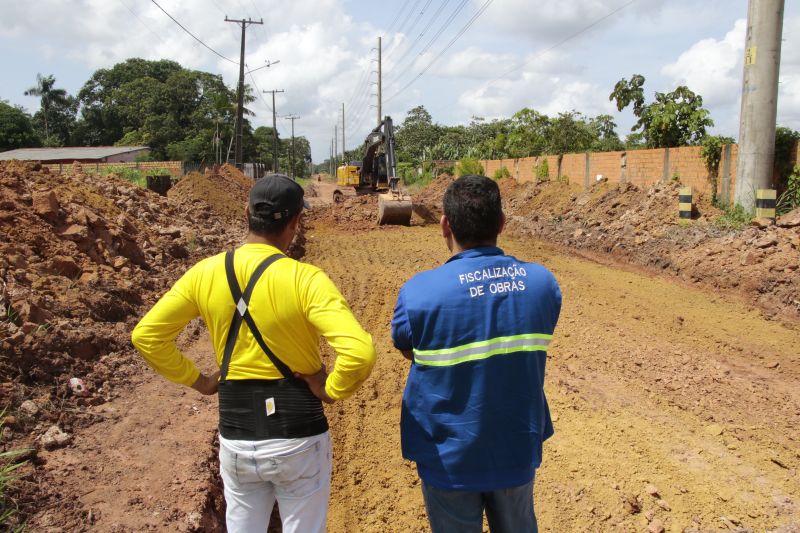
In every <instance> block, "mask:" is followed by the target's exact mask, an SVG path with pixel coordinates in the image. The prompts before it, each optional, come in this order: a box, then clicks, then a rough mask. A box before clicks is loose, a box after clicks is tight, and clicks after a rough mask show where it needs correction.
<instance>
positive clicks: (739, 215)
mask: <svg viewBox="0 0 800 533" xmlns="http://www.w3.org/2000/svg"><path fill="white" fill-rule="evenodd" d="M723 211H724V213H723V214H721V215H720V216H718V217H717V218H715V219H714V225H715V226H717V227H718V228H722V229H734V230H737V231H738V230H741V229H742V228H744V227H745V226H747V225H748V224H750V222H751V221H752V220H753V215H752V213H749V212H748V211H747V210H746V209H745V208H744V207H742V206H741V205H739V204H736V205H735V206H734V207H729V206H725V207H723Z"/></svg>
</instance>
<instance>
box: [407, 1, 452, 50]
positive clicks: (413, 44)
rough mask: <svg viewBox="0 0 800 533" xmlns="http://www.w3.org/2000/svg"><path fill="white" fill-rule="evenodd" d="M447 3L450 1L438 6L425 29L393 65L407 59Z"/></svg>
mask: <svg viewBox="0 0 800 533" xmlns="http://www.w3.org/2000/svg"><path fill="white" fill-rule="evenodd" d="M448 2H450V0H444V2H442V3H441V4H440V5H439V9H437V10H436V12H435V13H434V14H433V17H431V20H429V21H428V24H426V25H425V27H424V28H423V29H422V31H421V32H420V34H419V35H417V38H416V39H414V42H413V43H411V45H410V46H409V47H408V48H407V49H406V51H405V53H403V55H402V56H400V59H398V60H397V62H396V63H395V65H400V64H401V63H402V62H403V60H404V59H405V58H406V57H408V54H410V53H411V51H412V50H413V49H414V47H415V46H416V45H417V43H418V42H420V41H421V40H422V37H424V36H425V33H426V32H427V31H428V30H429V29H430V27H431V26H433V23H434V22H436V19H438V18H439V16H440V15H441V14H442V11H444V8H445V7H446V6H447V4H448Z"/></svg>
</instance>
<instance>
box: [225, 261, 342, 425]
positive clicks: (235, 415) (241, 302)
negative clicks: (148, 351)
mask: <svg viewBox="0 0 800 533" xmlns="http://www.w3.org/2000/svg"><path fill="white" fill-rule="evenodd" d="M282 257H285V256H284V255H283V254H275V255H272V256H270V257H268V258H266V259H264V261H262V262H261V264H259V265H258V267H257V268H256V270H255V272H254V273H253V275H252V276H251V278H250V279H249V280H248V282H247V286H246V287H245V290H244V292H242V290H241V288H240V287H239V282H238V281H237V280H236V272H235V270H234V267H233V252H228V253H227V254H225V274H226V276H227V278H228V286H229V288H230V291H231V296H232V297H233V301H234V303H235V304H236V310H235V311H234V312H233V318H232V319H231V325H230V329H229V330H228V337H227V339H226V341H225V351H224V352H223V355H222V364H221V365H220V383H219V432H220V435H222V436H223V437H224V438H226V439H236V440H266V439H285V438H303V437H310V436H313V435H319V434H320V433H323V432H325V431H327V430H328V421H327V419H326V418H325V412H324V410H323V409H322V402H321V401H320V400H319V398H317V397H316V396H314V394H313V393H312V392H311V390H310V389H309V388H308V384H306V382H305V381H303V380H301V379H297V378H295V377H294V373H293V372H292V370H291V369H290V368H289V366H288V365H286V364H285V363H284V362H283V361H281V360H280V358H278V356H277V355H275V353H274V352H273V351H272V350H271V349H270V348H269V346H267V343H266V342H265V341H264V337H263V335H261V332H260V331H259V329H258V326H257V325H256V323H255V320H253V317H252V315H251V314H250V310H249V308H248V306H249V303H250V298H251V296H252V294H253V289H254V288H255V286H256V283H257V282H258V280H259V279H260V278H261V276H262V274H264V271H266V270H267V268H269V267H270V265H272V264H273V263H274V262H275V261H277V260H278V259H281V258H282ZM242 322H244V323H245V324H247V327H248V329H249V330H250V333H251V334H252V335H253V337H254V338H255V340H256V342H257V343H258V345H259V346H260V347H261V350H262V351H263V352H264V353H265V354H266V356H267V358H268V359H269V360H270V362H271V363H272V364H273V365H275V368H277V369H278V371H280V373H281V374H282V375H283V376H284V377H283V379H273V380H266V379H247V380H229V379H227V377H228V368H229V366H230V362H231V357H232V356H233V349H234V347H235V346H236V339H237V338H238V336H239V330H240V329H241V326H242Z"/></svg>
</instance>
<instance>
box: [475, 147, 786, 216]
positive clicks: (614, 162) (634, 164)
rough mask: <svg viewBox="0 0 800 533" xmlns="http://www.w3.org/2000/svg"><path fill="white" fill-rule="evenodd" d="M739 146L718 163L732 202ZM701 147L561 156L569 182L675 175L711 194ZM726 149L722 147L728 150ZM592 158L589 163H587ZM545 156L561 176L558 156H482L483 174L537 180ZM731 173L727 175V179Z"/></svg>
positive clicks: (646, 182) (647, 181)
mask: <svg viewBox="0 0 800 533" xmlns="http://www.w3.org/2000/svg"><path fill="white" fill-rule="evenodd" d="M738 148H739V147H738V146H737V145H735V144H733V145H730V146H729V147H728V148H726V150H727V153H729V154H730V156H729V157H728V158H727V163H726V160H725V158H723V161H721V162H720V166H719V171H718V173H717V176H716V178H717V194H718V195H719V197H720V199H725V198H727V199H728V201H729V202H733V199H734V198H735V195H736V158H737V156H738V151H739V150H738ZM700 150H701V147H699V146H683V147H679V148H670V149H665V148H655V149H648V150H628V151H618V152H591V153H588V154H587V153H572V154H564V156H563V157H562V159H561V176H562V177H566V178H568V179H569V181H570V183H577V184H580V185H583V186H584V187H586V186H591V184H592V183H594V182H595V180H596V178H597V176H598V175H602V176H603V177H604V178H606V179H607V180H608V181H609V182H610V183H621V182H627V183H632V184H634V185H637V186H639V187H649V186H652V185H654V184H656V183H658V182H659V181H662V180H671V179H673V178H674V177H677V178H678V179H679V180H680V181H681V183H682V184H684V185H686V186H691V187H692V188H693V189H694V190H695V192H697V193H703V194H707V195H711V192H712V187H713V185H712V180H711V179H710V177H709V173H708V170H706V165H705V161H704V160H703V158H702V156H701V155H700ZM725 153H726V152H723V154H725ZM793 155H794V158H795V161H796V163H795V164H798V163H797V162H798V161H800V144H798V147H797V150H795V152H794V153H793ZM587 158H588V167H587ZM544 160H547V164H548V166H549V179H550V180H551V181H553V180H556V179H558V177H559V176H558V170H559V169H558V156H556V155H547V156H539V157H524V158H520V159H495V160H482V161H481V164H482V165H483V169H484V173H485V174H486V175H487V176H490V177H491V176H494V173H495V171H496V170H498V169H499V168H500V167H503V166H504V167H506V168H507V169H508V170H509V172H510V173H511V176H512V177H513V178H515V179H516V180H517V181H519V182H521V183H524V182H528V181H537V178H536V167H537V166H538V165H540V164H541V163H542V162H543V161H544ZM726 176H727V179H726Z"/></svg>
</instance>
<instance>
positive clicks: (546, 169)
mask: <svg viewBox="0 0 800 533" xmlns="http://www.w3.org/2000/svg"><path fill="white" fill-rule="evenodd" d="M533 172H534V174H536V177H537V178H538V179H539V181H547V180H549V179H550V163H548V162H547V158H545V159H543V160H542V161H541V162H540V163H539V164H538V165H536V166H534V167H533Z"/></svg>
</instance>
